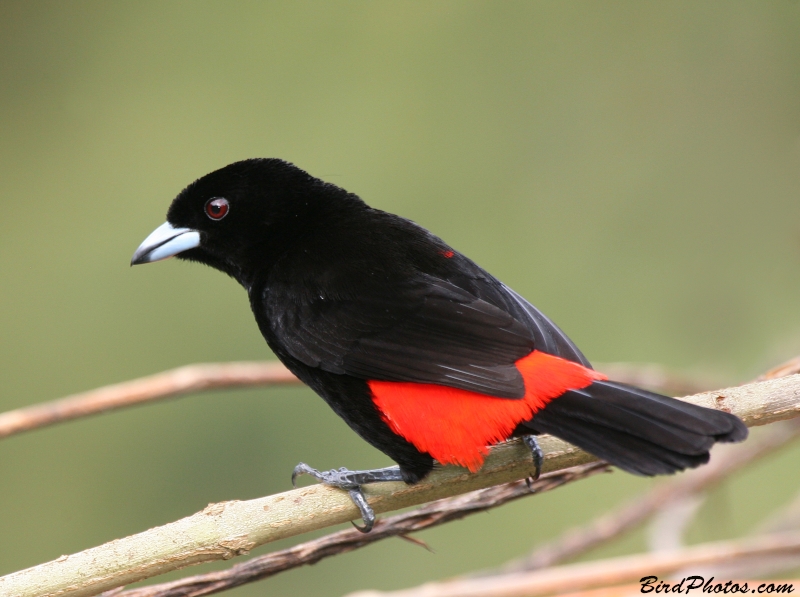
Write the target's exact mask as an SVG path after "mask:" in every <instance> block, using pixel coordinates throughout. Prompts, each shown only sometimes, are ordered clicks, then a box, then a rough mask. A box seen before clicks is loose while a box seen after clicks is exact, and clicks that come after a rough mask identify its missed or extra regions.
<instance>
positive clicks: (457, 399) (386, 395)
mask: <svg viewBox="0 0 800 597" xmlns="http://www.w3.org/2000/svg"><path fill="white" fill-rule="evenodd" d="M516 366H517V369H519V372H520V373H521V374H522V378H523V379H524V380H525V396H524V397H523V398H520V399H517V400H510V399H507V398H495V397H492V396H487V395H485V394H479V393H477V392H469V391H467V390H460V389H456V388H450V387H447V386H440V385H435V384H425V383H412V382H391V381H369V382H367V383H368V384H369V387H370V389H371V390H372V399H373V401H374V402H375V405H376V406H377V407H378V409H379V410H380V412H381V415H382V416H383V420H384V421H386V423H387V424H388V425H389V427H390V428H391V429H392V431H394V432H395V433H397V434H398V435H401V436H403V437H404V438H405V439H407V440H408V441H409V442H411V443H412V444H413V445H414V447H416V448H417V449H418V450H419V451H420V452H427V453H428V454H430V455H431V456H433V457H434V458H435V459H436V460H438V461H439V462H440V463H442V464H459V465H461V466H465V467H467V468H468V469H469V470H470V471H472V472H475V471H477V470H478V469H479V468H480V467H481V465H482V464H483V459H484V458H485V457H486V455H487V454H488V453H489V446H491V445H493V444H496V443H497V442H500V441H503V440H505V439H508V437H509V436H510V435H511V433H512V432H513V431H514V429H515V428H516V427H517V425H518V424H519V423H522V422H523V421H529V420H530V419H532V418H533V415H534V414H536V413H537V412H538V411H540V410H541V409H542V408H544V407H545V406H546V405H547V403H548V402H550V401H551V400H552V399H553V398H557V397H558V396H560V395H561V394H563V393H564V392H566V391H567V390H579V389H581V388H585V387H586V386H588V385H591V384H592V382H594V381H596V380H603V379H608V378H607V377H606V376H605V375H603V374H602V373H598V372H597V371H593V370H592V369H587V368H586V367H583V366H582V365H579V364H578V363H573V362H572V361H567V360H565V359H562V358H559V357H554V356H552V355H549V354H547V353H544V352H539V351H538V350H534V351H533V352H532V353H530V354H529V355H527V356H525V357H522V358H521V359H519V360H518V361H517V362H516Z"/></svg>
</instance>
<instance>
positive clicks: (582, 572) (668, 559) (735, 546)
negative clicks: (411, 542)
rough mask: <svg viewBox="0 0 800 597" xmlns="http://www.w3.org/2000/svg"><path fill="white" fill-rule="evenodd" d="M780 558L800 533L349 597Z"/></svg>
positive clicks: (599, 582)
mask: <svg viewBox="0 0 800 597" xmlns="http://www.w3.org/2000/svg"><path fill="white" fill-rule="evenodd" d="M778 556H794V557H798V556H800V533H796V532H793V533H781V534H777V533H776V534H774V535H764V536H761V537H756V538H752V539H747V540H738V541H719V542H714V543H704V544H701V545H695V546H692V547H687V548H685V549H681V550H677V551H673V552H659V553H650V554H641V555H635V556H625V557H619V558H609V559H606V560H600V561H597V562H587V563H582V564H571V565H569V566H559V567H556V568H549V569H547V570H538V571H535V572H524V573H516V574H507V575H503V576H489V577H482V578H473V579H463V580H452V581H446V582H441V583H428V584H425V585H422V586H420V587H416V588H413V589H406V590H402V591H386V592H383V591H359V592H357V593H351V594H350V595H349V596H348V597H523V596H524V597H536V596H538V595H550V594H554V593H564V592H567V591H577V590H582V589H590V588H593V587H603V586H610V585H615V584H621V583H627V582H638V581H639V579H641V578H643V577H645V576H663V575H668V574H671V573H673V572H675V571H678V570H682V569H684V568H686V567H689V566H692V567H694V566H706V565H712V564H718V563H720V562H731V561H732V560H733V561H735V560H741V559H743V558H753V557H778ZM723 584H724V583H723Z"/></svg>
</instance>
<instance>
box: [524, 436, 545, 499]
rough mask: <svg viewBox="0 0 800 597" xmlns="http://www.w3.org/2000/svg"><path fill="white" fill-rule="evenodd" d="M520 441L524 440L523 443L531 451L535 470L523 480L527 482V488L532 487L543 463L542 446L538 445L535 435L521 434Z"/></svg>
mask: <svg viewBox="0 0 800 597" xmlns="http://www.w3.org/2000/svg"><path fill="white" fill-rule="evenodd" d="M522 441H523V442H525V445H526V446H528V449H530V451H531V456H532V457H533V466H534V467H536V472H534V474H533V475H532V476H530V477H528V478H527V479H525V482H526V483H527V484H528V489H532V485H533V482H534V481H536V479H538V478H539V475H540V474H541V473H542V463H544V452H542V448H540V447H539V442H537V441H536V436H535V435H523V436H522Z"/></svg>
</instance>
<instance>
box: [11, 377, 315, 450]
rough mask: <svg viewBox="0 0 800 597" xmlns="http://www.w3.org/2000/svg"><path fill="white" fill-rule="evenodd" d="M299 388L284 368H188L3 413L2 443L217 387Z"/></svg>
mask: <svg viewBox="0 0 800 597" xmlns="http://www.w3.org/2000/svg"><path fill="white" fill-rule="evenodd" d="M289 383H300V381H299V380H298V379H297V378H296V377H295V376H294V375H292V374H291V373H290V372H289V371H288V370H287V369H286V367H284V366H283V365H281V364H280V363H207V364H199V365H187V366H185V367H179V368H177V369H172V370H170V371H164V372H163V373H156V374H155V375H150V376H148V377H142V378H139V379H134V380H132V381H126V382H123V383H119V384H114V385H111V386H104V387H102V388H97V389H96V390H90V391H88V392H83V393H80V394H73V395H72V396H67V397H65V398H60V399H58V400H53V401H51V402H43V403H41V404H35V405H33V406H28V407H24V408H19V409H17V410H12V411H8V412H6V413H2V414H0V438H4V437H8V436H10V435H15V434H17V433H22V432H23V431H30V430H32V429H38V428H39V427H46V426H48V425H53V424H55V423H61V422H63V421H69V420H71V419H78V418H80V417H87V416H89V415H95V414H99V413H102V412H107V411H110V410H116V409H118V408H126V407H129V406H135V405H137V404H144V403H146V402H153V401H155V400H162V399H164V398H170V397H173V396H179V395H181V394H189V393H191V392H198V391H202V390H214V389H219V388H235V387H244V386H268V385H275V384H289Z"/></svg>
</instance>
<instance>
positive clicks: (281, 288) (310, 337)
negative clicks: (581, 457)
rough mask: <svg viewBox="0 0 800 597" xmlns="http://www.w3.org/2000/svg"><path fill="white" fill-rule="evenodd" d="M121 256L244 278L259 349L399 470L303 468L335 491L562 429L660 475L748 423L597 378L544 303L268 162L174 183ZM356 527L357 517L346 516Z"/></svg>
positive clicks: (605, 455) (347, 196)
mask: <svg viewBox="0 0 800 597" xmlns="http://www.w3.org/2000/svg"><path fill="white" fill-rule="evenodd" d="M166 219H167V221H166V222H165V223H164V224H162V225H161V226H159V227H158V228H156V229H155V230H154V231H153V232H152V233H151V234H150V235H149V236H147V238H146V239H145V240H144V241H143V242H142V243H141V245H140V246H139V247H138V248H137V249H136V251H135V252H134V254H133V257H132V259H131V265H138V264H144V263H151V262H156V261H161V260H164V259H167V258H170V257H173V256H174V257H177V258H178V259H183V260H188V261H193V262H199V263H203V264H206V265H208V266H211V267H213V268H216V269H218V270H220V271H222V272H224V273H226V274H228V275H229V276H230V277H232V278H234V279H235V280H236V281H238V282H239V283H240V284H241V285H242V286H243V287H244V288H245V290H246V291H247V294H248V297H249V300H250V307H251V309H252V311H253V315H254V316H255V320H256V323H257V325H258V327H259V330H260V331H261V334H262V335H263V336H264V339H265V340H266V342H267V344H268V346H269V348H270V349H271V350H272V351H273V352H274V353H275V355H276V356H277V357H278V359H280V360H281V361H282V362H283V363H284V365H286V367H287V368H288V369H289V370H290V371H291V372H292V373H294V374H295V375H296V376H297V377H298V378H299V379H300V380H301V381H303V382H304V383H305V384H307V385H308V386H309V387H310V388H311V389H312V390H314V391H315V392H316V393H317V394H319V396H321V397H322V399H323V400H324V401H325V402H327V404H328V405H329V406H330V407H331V408H332V409H333V411H334V412H335V413H336V414H337V415H339V416H340V417H341V418H342V419H344V421H345V422H346V423H347V424H348V425H349V426H350V427H351V428H352V429H353V430H354V431H355V432H356V433H357V434H358V435H359V436H361V438H363V439H364V440H366V441H367V442H368V443H369V444H371V445H372V446H374V447H375V448H377V449H378V450H380V451H382V452H383V453H385V454H386V455H387V456H389V457H390V458H391V459H392V460H393V461H394V462H395V463H397V465H396V466H391V467H386V468H382V469H374V470H362V471H351V470H348V469H346V468H339V469H333V470H330V471H319V470H317V469H314V468H312V467H310V466H308V465H306V464H304V463H302V462H301V463H300V464H298V465H297V467H295V469H294V471H293V473H292V483H293V484H294V482H295V478H296V476H297V475H301V474H309V475H312V476H314V477H315V478H317V479H318V480H319V481H320V482H322V483H324V484H327V485H331V486H335V487H339V488H341V489H343V490H346V491H348V492H349V494H350V497H351V498H352V500H353V501H354V503H355V504H356V505H357V506H358V508H359V511H360V514H361V518H362V519H363V521H364V526H363V527H357V528H360V529H361V530H362V531H364V532H368V531H369V530H370V529H371V528H372V526H373V525H374V522H375V514H374V512H373V511H372V509H371V508H370V506H369V504H368V503H367V501H366V499H365V497H364V494H363V491H362V486H363V485H364V484H366V483H373V482H382V481H403V482H405V483H408V484H413V483H417V482H419V481H420V480H422V479H423V478H425V477H426V476H427V475H428V474H429V473H430V472H431V471H432V470H433V469H434V467H435V466H443V465H458V466H462V467H465V468H467V469H469V471H471V472H476V471H478V470H479V469H480V467H481V465H482V463H483V461H484V459H485V457H486V456H487V454H488V453H489V449H490V447H491V446H493V445H495V444H497V443H500V442H503V441H506V440H508V439H510V438H514V437H521V438H522V440H523V441H524V442H525V444H526V445H527V446H528V447H529V448H530V452H531V456H532V462H533V465H534V468H535V472H534V473H533V475H532V476H533V477H536V476H538V473H539V471H540V469H541V463H542V451H541V448H540V447H539V444H538V442H537V440H536V436H537V435H540V434H543V433H546V434H551V435H554V436H556V437H559V438H561V439H563V440H565V441H567V442H569V443H571V444H574V445H575V446H578V447H579V448H581V449H583V450H585V451H587V452H589V453H591V454H593V455H594V456H596V457H598V458H600V459H603V460H605V461H607V462H609V463H611V464H613V465H615V466H617V467H619V468H620V469H622V470H624V471H627V472H630V473H633V474H636V475H644V476H652V475H661V474H671V473H675V472H677V471H681V470H684V469H687V468H693V467H697V466H699V465H702V464H704V463H706V462H708V460H709V450H710V448H711V446H712V445H713V444H714V443H715V442H738V441H742V440H744V439H745V438H746V437H747V427H746V426H745V425H744V423H742V421H741V420H740V419H738V418H737V417H736V416H734V415H733V414H730V413H726V412H722V411H719V410H714V409H709V408H704V407H700V406H697V405H693V404H689V403H686V402H683V401H680V400H677V399H674V398H670V397H667V396H662V395H660V394H656V393H653V392H650V391H647V390H644V389H640V388H637V387H634V386H631V385H627V384H624V383H619V382H615V381H612V380H609V379H608V377H607V376H606V375H603V374H602V373H600V372H599V371H595V370H594V369H593V368H592V366H591V364H590V363H589V361H588V360H587V359H586V357H585V356H584V355H583V353H581V351H580V350H579V349H578V347H577V346H576V345H575V344H574V343H573V342H572V341H571V340H570V339H569V338H568V337H567V335H566V334H565V333H564V332H563V331H561V329H560V328H559V327H557V326H556V324H555V323H553V322H552V321H551V320H550V319H548V318H547V317H546V316H545V315H544V314H543V313H542V312H541V311H539V310H538V309H537V308H536V307H534V306H533V305H532V304H531V303H530V302H528V301H527V300H525V299H524V298H523V297H522V296H520V295H519V294H517V293H516V292H514V291H513V290H512V289H511V288H509V287H508V286H506V285H505V284H503V283H502V282H500V281H499V280H498V279H497V278H495V277H494V276H492V275H491V274H490V273H488V272H487V271H485V270H484V269H483V268H481V267H480V266H479V265H477V264H476V263H475V262H474V261H472V260H471V259H469V258H468V257H466V256H465V255H463V254H462V253H460V252H459V251H457V250H456V249H454V248H453V247H451V246H449V245H448V244H447V243H446V242H444V241H443V240H442V239H440V238H439V237H437V236H435V235H434V234H432V233H431V232H429V231H428V230H426V229H425V228H423V227H422V226H419V225H418V224H416V223H414V222H412V221H411V220H408V219H405V218H403V217H400V216H397V215H393V214H390V213H387V212H385V211H382V210H379V209H375V208H373V207H370V206H369V205H367V203H365V202H364V201H363V200H362V199H361V198H360V197H358V196H357V195H355V194H353V193H350V192H348V191H346V190H344V189H342V188H340V187H339V186H336V185H334V184H332V183H329V182H325V181H323V180H321V179H319V178H315V177H314V176H311V175H310V174H308V173H307V172H305V171H304V170H302V169H300V168H298V167H297V166H295V165H293V164H291V163H289V162H286V161H283V160H280V159H277V158H254V159H247V160H243V161H238V162H235V163H232V164H229V165H227V166H225V167H223V168H221V169H218V170H215V171H214V172H211V173H210V174H207V175H205V176H203V177H201V178H199V179H197V180H196V181H194V182H192V183H191V184H190V185H189V186H187V187H186V188H185V189H183V190H182V191H181V192H180V193H179V194H178V195H177V196H176V197H175V199H174V200H173V201H172V203H171V205H170V206H169V209H168V211H167V218H166ZM354 524H355V523H354Z"/></svg>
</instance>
